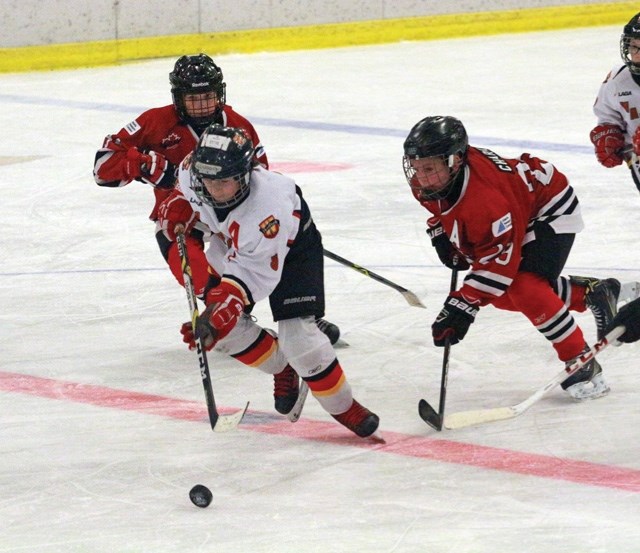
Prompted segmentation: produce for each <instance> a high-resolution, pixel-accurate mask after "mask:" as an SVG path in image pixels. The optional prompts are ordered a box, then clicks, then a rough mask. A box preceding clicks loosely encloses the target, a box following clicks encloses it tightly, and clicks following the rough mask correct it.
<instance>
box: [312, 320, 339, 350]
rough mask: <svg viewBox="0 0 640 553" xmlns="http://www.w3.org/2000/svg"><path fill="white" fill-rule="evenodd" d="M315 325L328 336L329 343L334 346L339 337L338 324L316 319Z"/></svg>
mask: <svg viewBox="0 0 640 553" xmlns="http://www.w3.org/2000/svg"><path fill="white" fill-rule="evenodd" d="M316 325H317V326H318V328H319V329H320V331H321V332H322V333H323V334H324V335H326V337H327V338H329V341H330V342H331V345H332V346H335V345H336V343H337V342H338V340H339V339H340V329H339V328H338V326H337V325H334V324H333V323H330V322H329V321H327V320H325V319H316Z"/></svg>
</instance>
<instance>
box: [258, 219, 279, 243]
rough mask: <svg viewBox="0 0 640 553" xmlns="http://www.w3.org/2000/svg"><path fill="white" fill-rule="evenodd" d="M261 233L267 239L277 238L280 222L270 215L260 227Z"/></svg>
mask: <svg viewBox="0 0 640 553" xmlns="http://www.w3.org/2000/svg"><path fill="white" fill-rule="evenodd" d="M258 226H259V227H260V232H261V233H262V234H264V237H265V238H275V237H276V236H278V232H279V231H280V221H279V220H278V219H276V218H275V217H274V216H273V215H269V217H267V218H266V219H265V220H264V221H262V223H260V225H258Z"/></svg>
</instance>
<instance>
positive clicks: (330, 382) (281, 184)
mask: <svg viewBox="0 0 640 553" xmlns="http://www.w3.org/2000/svg"><path fill="white" fill-rule="evenodd" d="M178 179H179V180H178V187H177V189H176V191H175V192H174V193H173V194H174V196H173V197H172V198H171V199H169V201H168V202H167V205H166V206H165V208H164V209H161V212H160V224H161V226H162V228H163V229H164V230H165V232H166V233H167V235H168V236H169V237H174V238H175V227H176V225H177V224H182V225H185V226H186V227H187V228H188V227H189V225H192V224H194V221H193V217H190V216H189V215H188V214H189V210H188V209H180V206H181V205H182V206H183V207H186V206H185V203H186V202H188V203H189V204H190V205H191V207H192V208H193V210H194V211H195V212H196V214H197V216H198V217H199V219H200V221H201V222H203V223H205V224H206V225H207V226H208V227H209V229H211V231H212V233H214V234H215V235H217V236H218V237H220V238H221V239H215V240H212V241H211V244H210V246H209V249H208V250H207V259H208V261H209V264H210V265H211V267H212V273H213V275H212V278H211V279H210V285H208V286H207V288H206V289H205V303H206V305H207V307H206V309H205V310H204V311H203V312H202V314H201V316H200V317H199V318H198V322H197V324H196V330H195V331H196V332H197V333H198V336H199V337H200V338H201V340H202V343H203V345H204V346H205V347H206V348H207V349H211V348H213V347H216V350H217V351H221V352H224V353H227V354H229V355H231V356H232V357H234V358H236V359H238V360H239V361H242V362H243V363H245V364H247V365H250V366H254V367H257V368H259V369H261V370H263V371H264V372H268V373H272V374H275V373H278V372H280V371H282V370H289V371H291V373H292V375H293V376H294V377H295V381H293V382H292V383H291V389H290V390H289V391H288V392H287V391H285V393H281V394H278V390H276V393H275V394H274V395H275V399H276V409H277V410H278V411H280V412H283V413H286V412H288V410H291V408H292V407H293V403H294V402H295V399H296V398H297V395H298V385H299V382H298V375H299V376H300V377H302V379H303V380H304V381H305V382H306V383H307V384H308V386H309V389H310V391H311V393H312V394H313V396H314V397H315V398H316V399H317V400H318V402H319V403H320V404H321V405H322V407H323V408H324V409H325V410H326V411H327V412H328V413H329V414H331V416H332V417H333V418H334V419H336V420H337V421H338V422H339V423H341V424H342V425H344V426H345V427H347V428H348V429H349V430H351V431H353V432H354V433H356V434H357V435H358V436H361V437H367V436H371V435H372V434H374V433H375V432H376V430H377V428H378V425H379V418H378V416H377V415H375V414H374V413H372V412H371V411H369V410H368V409H367V408H365V407H363V406H362V405H360V404H359V403H358V402H357V401H355V399H353V396H352V393H351V387H350V385H349V383H348V382H347V379H346V376H345V374H344V372H343V370H342V367H341V366H340V363H339V361H338V359H337V357H336V353H335V351H334V349H333V347H332V345H331V343H330V342H329V339H328V338H327V336H325V335H324V334H323V333H322V332H321V331H320V330H319V329H318V327H317V326H316V324H315V320H316V318H317V317H322V316H323V315H324V303H325V302H324V271H323V267H324V259H323V248H322V238H321V236H320V233H319V232H318V230H317V228H316V226H315V224H314V222H313V219H312V218H311V213H310V211H309V208H308V206H307V204H306V202H305V200H304V199H303V197H302V192H301V190H300V188H299V187H298V186H297V185H296V183H295V182H294V181H293V180H292V179H290V178H289V177H286V176H284V175H281V174H279V173H274V172H272V171H269V170H267V169H265V168H264V167H262V166H259V165H256V164H255V162H254V149H253V144H252V143H251V140H250V139H249V138H248V136H247V135H246V133H245V132H244V131H243V130H242V129H239V128H231V127H223V126H221V125H211V126H210V127H208V128H207V129H206V130H205V131H204V133H203V134H202V136H201V137H200V140H199V142H198V145H197V146H196V148H195V150H194V152H193V153H192V154H190V155H189V156H187V157H186V158H185V160H184V161H183V162H182V165H181V167H180V170H179V173H178ZM267 298H268V300H269V303H270V307H271V312H272V314H273V319H274V321H276V322H277V323H278V338H277V339H276V338H274V337H273V336H272V335H271V334H270V333H268V332H266V331H265V330H264V329H263V328H262V327H260V326H259V325H258V324H256V323H255V322H254V321H253V320H252V318H251V317H249V316H248V315H247V313H248V312H249V311H250V310H251V308H252V307H253V305H254V304H255V303H257V302H259V301H261V300H264V299H267ZM182 332H183V335H184V336H185V341H186V342H188V343H189V342H191V341H193V329H192V328H191V325H190V323H186V324H185V325H183V331H182ZM292 369H293V370H292ZM293 371H295V372H293ZM296 373H297V374H296Z"/></svg>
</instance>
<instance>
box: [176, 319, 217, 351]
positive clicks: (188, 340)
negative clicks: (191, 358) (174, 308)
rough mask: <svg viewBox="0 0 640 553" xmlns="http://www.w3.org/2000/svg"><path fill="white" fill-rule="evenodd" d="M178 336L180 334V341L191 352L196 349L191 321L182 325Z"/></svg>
mask: <svg viewBox="0 0 640 553" xmlns="http://www.w3.org/2000/svg"><path fill="white" fill-rule="evenodd" d="M180 334H182V341H183V342H184V343H185V344H187V345H188V346H189V349H190V350H191V351H193V350H194V349H196V337H195V334H194V333H193V325H192V324H191V321H189V322H187V323H182V327H181V328H180ZM212 347H213V346H212Z"/></svg>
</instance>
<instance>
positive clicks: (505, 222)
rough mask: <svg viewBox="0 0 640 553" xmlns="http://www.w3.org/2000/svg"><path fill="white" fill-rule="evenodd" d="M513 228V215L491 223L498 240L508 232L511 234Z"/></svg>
mask: <svg viewBox="0 0 640 553" xmlns="http://www.w3.org/2000/svg"><path fill="white" fill-rule="evenodd" d="M512 228H513V224H512V222H511V213H507V214H506V215H503V216H502V217H500V219H498V220H497V221H494V222H493V223H491V232H492V233H493V235H494V236H495V237H496V238H497V237H498V236H501V235H502V234H505V233H506V232H509V231H510V230H511V229H512Z"/></svg>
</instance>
